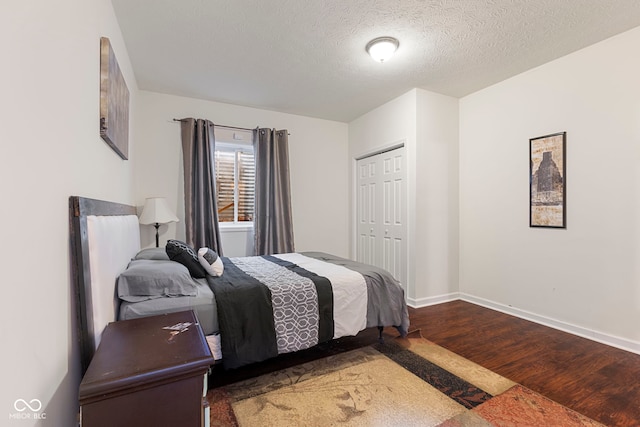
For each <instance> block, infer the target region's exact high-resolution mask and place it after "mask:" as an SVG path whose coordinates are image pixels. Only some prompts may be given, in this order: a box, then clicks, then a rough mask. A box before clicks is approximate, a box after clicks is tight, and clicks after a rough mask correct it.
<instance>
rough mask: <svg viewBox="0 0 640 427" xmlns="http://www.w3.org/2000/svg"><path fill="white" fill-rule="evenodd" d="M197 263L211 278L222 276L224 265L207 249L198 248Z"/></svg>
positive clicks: (216, 255) (215, 254)
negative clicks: (198, 262)
mask: <svg viewBox="0 0 640 427" xmlns="http://www.w3.org/2000/svg"><path fill="white" fill-rule="evenodd" d="M198 261H200V264H202V266H203V267H204V269H205V270H206V271H207V273H209V274H210V275H212V276H215V277H219V276H222V272H223V271H224V264H223V263H222V260H221V259H220V257H219V256H218V254H217V253H216V252H215V251H213V250H211V249H209V248H200V249H199V250H198Z"/></svg>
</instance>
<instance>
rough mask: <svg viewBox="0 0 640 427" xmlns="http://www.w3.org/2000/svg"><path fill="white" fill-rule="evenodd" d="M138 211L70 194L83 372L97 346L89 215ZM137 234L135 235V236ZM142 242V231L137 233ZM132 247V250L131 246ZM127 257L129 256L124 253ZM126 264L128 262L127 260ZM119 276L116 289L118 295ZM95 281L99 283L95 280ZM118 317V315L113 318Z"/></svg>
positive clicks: (72, 260)
mask: <svg viewBox="0 0 640 427" xmlns="http://www.w3.org/2000/svg"><path fill="white" fill-rule="evenodd" d="M91 215H94V216H97V217H104V216H122V215H136V208H135V207H134V206H129V205H124V204H120V203H112V202H107V201H103V200H95V199H88V198H84V197H78V196H71V197H70V198H69V221H70V224H69V225H70V227H69V229H70V244H71V280H72V283H73V286H74V288H75V294H76V298H77V299H76V303H77V317H78V328H79V331H78V336H79V339H80V359H81V365H82V373H83V375H84V372H85V371H86V370H87V368H88V366H89V362H90V361H91V358H92V357H93V353H94V352H95V349H96V344H97V343H96V341H97V339H96V336H95V334H94V330H95V327H96V325H95V324H94V306H93V296H92V293H93V292H94V288H93V287H92V280H91V277H92V276H91V269H92V266H91V263H90V247H89V246H90V245H89V237H88V231H87V217H88V216H91ZM133 237H134V238H135V236H133ZM137 239H138V246H139V235H138V236H137ZM129 251H130V250H129ZM124 258H127V256H124ZM125 265H126V264H125ZM115 280H116V278H115V277H114V281H113V292H114V296H115ZM93 285H95V284H93ZM113 320H116V319H113Z"/></svg>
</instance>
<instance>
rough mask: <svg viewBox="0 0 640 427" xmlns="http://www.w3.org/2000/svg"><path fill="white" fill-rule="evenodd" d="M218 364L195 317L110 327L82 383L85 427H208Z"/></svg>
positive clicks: (161, 318)
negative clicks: (210, 380) (212, 375)
mask: <svg viewBox="0 0 640 427" xmlns="http://www.w3.org/2000/svg"><path fill="white" fill-rule="evenodd" d="M188 324H190V325H188ZM213 362H214V360H213V356H212V355H211V351H210V349H209V346H208V345H207V341H206V339H205V337H204V334H203V332H202V329H201V328H200V325H199V324H198V323H197V319H196V317H195V315H194V314H193V312H192V311H182V312H179V313H170V314H165V315H160V316H151V317H145V318H140V319H133V320H124V321H120V322H113V323H110V324H109V325H108V326H107V327H106V328H105V330H104V332H103V334H102V339H101V342H100V345H99V346H98V349H97V350H96V353H95V355H94V356H93V359H92V360H91V363H90V365H89V368H88V369H87V372H86V374H85V376H84V378H83V379H82V382H81V383H80V390H79V400H80V420H81V426H83V427H100V426H120V427H125V426H136V427H138V426H154V427H161V426H167V427H168V426H171V427H174V426H181V427H189V426H193V427H201V426H205V425H208V424H209V420H208V408H207V406H206V400H205V398H204V396H205V395H206V393H207V373H208V371H209V367H210V366H211V365H212V364H213Z"/></svg>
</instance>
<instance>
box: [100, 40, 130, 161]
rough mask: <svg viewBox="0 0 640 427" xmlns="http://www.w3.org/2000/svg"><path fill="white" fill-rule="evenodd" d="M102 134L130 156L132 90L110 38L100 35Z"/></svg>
mask: <svg viewBox="0 0 640 427" xmlns="http://www.w3.org/2000/svg"><path fill="white" fill-rule="evenodd" d="M100 136H101V137H102V139H104V140H105V141H106V143H107V144H109V146H110V147H111V148H113V150H114V151H115V152H116V153H118V155H119V156H120V157H122V158H123V159H124V160H127V159H128V158H129V89H128V88H127V83H126V82H125V81H124V77H122V73H121V72H120V67H119V66H118V61H117V60H116V56H115V54H114V53H113V49H112V48H111V43H110V42H109V39H108V38H107V37H101V38H100Z"/></svg>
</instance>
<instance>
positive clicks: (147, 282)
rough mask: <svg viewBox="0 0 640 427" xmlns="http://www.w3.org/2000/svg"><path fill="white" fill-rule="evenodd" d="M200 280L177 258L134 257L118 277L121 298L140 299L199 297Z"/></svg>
mask: <svg viewBox="0 0 640 427" xmlns="http://www.w3.org/2000/svg"><path fill="white" fill-rule="evenodd" d="M196 285H197V283H196V282H195V281H194V280H193V278H192V277H191V275H190V274H189V270H188V269H187V267H185V266H184V265H182V264H180V263H177V262H174V261H158V260H133V261H131V262H130V263H129V266H128V267H127V269H126V270H125V271H124V272H122V274H120V276H118V297H120V299H122V300H124V301H129V302H138V301H146V300H150V299H154V298H160V297H181V296H196Z"/></svg>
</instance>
